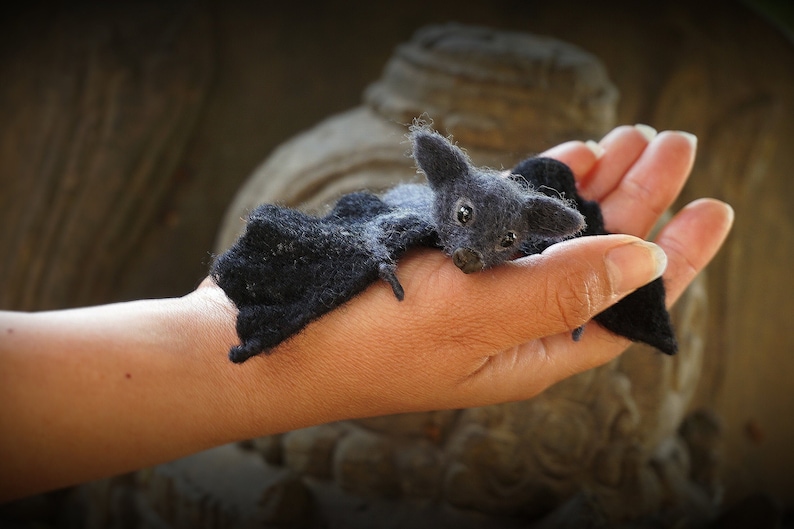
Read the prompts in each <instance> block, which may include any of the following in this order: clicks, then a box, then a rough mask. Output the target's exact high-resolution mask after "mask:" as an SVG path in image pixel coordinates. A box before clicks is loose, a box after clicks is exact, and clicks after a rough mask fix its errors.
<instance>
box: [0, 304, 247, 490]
mask: <svg viewBox="0 0 794 529" xmlns="http://www.w3.org/2000/svg"><path fill="white" fill-rule="evenodd" d="M202 295H203V296H205V298H206V297H207V296H206V293H202V294H195V293H194V294H191V295H190V296H187V297H185V298H179V299H166V300H149V301H136V302H131V303H121V304H115V305H108V306H103V307H93V308H85V309H76V310H67V311H57V312H42V313H35V314H23V313H11V312H7V313H1V314H0V333H2V335H0V354H2V363H3V369H2V371H0V431H2V432H3V435H2V436H0V476H2V479H0V483H2V485H0V487H2V490H1V491H0V498H8V497H10V496H17V495H24V494H26V493H29V492H34V491H38V490H45V489H50V488H53V487H59V486H64V485H69V484H72V483H76V482H79V481H85V480H89V479H94V478H98V477H102V476H107V475H111V474H115V473H120V472H124V471H129V470H133V469H136V468H140V467H142V466H146V465H151V464H155V463H159V462H162V461H165V460H170V459H173V458H177V457H180V456H182V455H185V454H189V453H192V452H195V451H198V450H201V449H204V448H208V447H211V446H215V445H218V444H221V443H224V442H228V441H232V440H235V439H237V438H240V437H241V436H244V435H245V434H246V433H248V432H247V431H246V428H249V426H247V425H246V424H245V422H246V419H247V418H246V417H245V413H246V412H247V411H248V410H247V409H246V408H245V406H243V407H241V406H240V405H239V401H240V398H241V392H244V391H245V390H246V382H245V381H241V380H239V379H240V378H241V377H242V375H243V373H242V370H240V369H239V366H235V365H232V364H231V363H230V362H229V361H228V360H227V358H226V353H227V351H228V348H229V346H230V345H231V344H233V343H234V342H235V340H236V336H235V335H234V327H233V326H234V314H233V312H232V310H231V308H230V306H224V304H223V303H222V302H218V303H216V302H213V301H212V300H209V299H200V296H202ZM241 382H242V383H241ZM260 383H262V382H260ZM256 426H258V425H254V426H251V428H254V427H256Z"/></svg>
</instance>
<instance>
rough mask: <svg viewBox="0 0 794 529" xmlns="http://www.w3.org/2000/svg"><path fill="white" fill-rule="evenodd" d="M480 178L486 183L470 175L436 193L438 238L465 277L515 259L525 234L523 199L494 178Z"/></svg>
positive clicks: (480, 176) (526, 223) (503, 182)
mask: <svg viewBox="0 0 794 529" xmlns="http://www.w3.org/2000/svg"><path fill="white" fill-rule="evenodd" d="M478 177H479V179H481V180H484V181H483V182H476V183H475V182H472V181H471V180H472V179H473V178H474V177H473V176H472V175H470V176H469V178H467V179H466V180H464V181H462V182H459V183H458V185H455V184H454V183H453V184H451V185H449V186H447V189H437V190H436V193H435V196H436V204H435V206H436V207H435V222H436V227H437V229H438V232H439V239H440V240H441V243H442V245H443V248H444V251H445V252H446V253H447V254H448V255H450V256H452V260H453V262H454V263H455V265H457V267H458V268H460V269H461V270H462V271H463V272H465V273H467V274H469V273H472V272H477V271H479V270H482V269H484V268H490V267H492V266H496V265H498V264H500V263H503V262H505V261H507V260H509V259H512V258H513V257H515V256H516V254H517V251H518V249H519V246H520V243H521V241H522V240H523V239H524V238H525V237H526V236H527V233H528V229H529V226H528V222H527V216H526V215H525V214H524V200H523V197H522V196H521V195H520V194H518V193H516V192H515V190H514V189H512V186H510V185H508V182H506V181H504V180H503V179H501V178H500V177H498V176H496V175H485V174H483V175H478ZM488 180H491V181H490V182H489V181H488ZM472 184H475V185H472ZM477 184H478V185H477Z"/></svg>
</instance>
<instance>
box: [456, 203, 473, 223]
mask: <svg viewBox="0 0 794 529" xmlns="http://www.w3.org/2000/svg"><path fill="white" fill-rule="evenodd" d="M473 216H474V211H473V210H472V209H471V206H467V205H466V204H463V205H462V206H460V207H459V208H458V222H460V223H461V224H463V225H465V224H467V223H468V222H469V221H471V218H472V217H473Z"/></svg>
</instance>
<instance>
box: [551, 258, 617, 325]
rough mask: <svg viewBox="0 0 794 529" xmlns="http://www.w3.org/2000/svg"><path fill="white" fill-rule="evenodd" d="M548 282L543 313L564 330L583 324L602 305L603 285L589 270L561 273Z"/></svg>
mask: <svg viewBox="0 0 794 529" xmlns="http://www.w3.org/2000/svg"><path fill="white" fill-rule="evenodd" d="M550 281H552V282H553V284H550V285H549V286H548V295H546V296H545V299H546V300H547V304H548V305H549V306H547V307H546V309H547V310H546V315H547V317H548V318H551V319H552V320H556V322H557V323H559V324H560V325H561V326H564V327H565V328H566V329H575V328H576V327H579V326H581V325H583V324H585V323H587V322H588V321H589V320H590V319H591V318H592V317H593V316H594V315H595V313H596V312H597V311H598V309H599V308H600V307H601V305H602V304H603V301H604V298H605V286H604V285H603V281H601V280H600V278H599V276H598V275H597V274H596V273H595V272H593V271H587V272H584V273H578V274H577V273H572V274H571V273H569V274H563V275H562V277H561V278H560V277H559V276H558V277H557V278H554V279H550Z"/></svg>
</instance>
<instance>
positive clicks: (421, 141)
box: [411, 129, 470, 189]
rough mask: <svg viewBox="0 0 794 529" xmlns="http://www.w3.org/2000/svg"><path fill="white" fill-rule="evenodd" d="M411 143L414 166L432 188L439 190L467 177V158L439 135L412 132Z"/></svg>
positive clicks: (426, 131) (418, 131) (422, 131)
mask: <svg viewBox="0 0 794 529" xmlns="http://www.w3.org/2000/svg"><path fill="white" fill-rule="evenodd" d="M411 143H413V155H414V159H415V160H416V164H417V165H418V166H419V169H420V170H421V171H422V172H423V173H425V176H427V181H428V182H429V183H430V186H431V187H432V188H434V189H435V188H439V187H441V186H443V185H444V184H445V183H448V182H452V181H455V180H457V179H461V178H465V177H466V176H467V175H468V173H469V168H470V165H469V159H468V157H467V156H466V154H464V152H463V151H461V150H460V149H459V148H457V147H455V146H454V145H452V144H451V143H450V142H449V140H447V139H446V138H445V137H443V136H442V135H441V134H438V133H437V132H433V131H429V130H422V129H420V130H414V131H413V132H412V134H411Z"/></svg>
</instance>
